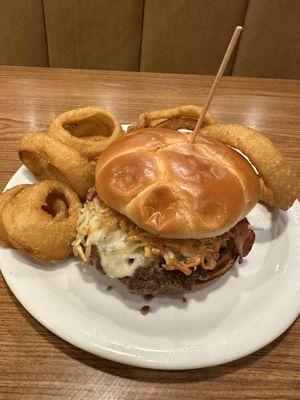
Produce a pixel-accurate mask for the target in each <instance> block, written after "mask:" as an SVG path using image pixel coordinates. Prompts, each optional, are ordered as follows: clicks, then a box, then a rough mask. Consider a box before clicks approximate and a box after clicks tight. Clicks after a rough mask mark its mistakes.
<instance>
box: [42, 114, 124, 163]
mask: <svg viewBox="0 0 300 400" xmlns="http://www.w3.org/2000/svg"><path fill="white" fill-rule="evenodd" d="M48 134H49V135H50V136H51V137H53V138H55V139H57V140H60V141H62V142H63V143H65V144H66V145H68V146H70V147H72V148H73V149H75V150H77V151H78V152H79V153H80V154H83V155H84V156H85V157H87V158H88V159H89V160H93V159H96V158H97V157H99V155H100V154H101V152H102V151H103V150H104V149H105V148H106V147H107V146H108V145H109V144H110V143H112V142H113V141H114V140H115V139H117V138H118V137H119V136H121V135H122V127H121V125H120V123H119V122H118V121H117V119H116V118H115V116H114V115H113V114H111V113H109V112H108V111H105V110H103V109H102V108H97V107H83V108H78V109H75V110H71V111H68V112H65V113H63V114H61V115H59V116H58V117H56V118H55V119H54V120H53V121H52V123H51V124H50V126H49V130H48Z"/></svg>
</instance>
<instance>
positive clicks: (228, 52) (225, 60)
mask: <svg viewBox="0 0 300 400" xmlns="http://www.w3.org/2000/svg"><path fill="white" fill-rule="evenodd" d="M242 29H243V27H242V26H237V27H236V28H235V31H234V33H233V35H232V38H231V40H230V43H229V45H228V47H227V50H226V53H225V55H224V57H223V60H222V62H221V65H220V68H219V71H218V73H217V75H216V77H215V79H214V82H213V84H212V87H211V89H210V92H209V95H208V97H207V99H206V102H205V105H204V107H203V110H202V112H201V114H200V115H199V119H198V121H197V124H196V126H195V129H194V132H193V135H192V139H191V143H195V140H196V136H197V134H198V132H199V129H200V127H201V125H202V122H203V121H204V118H205V114H206V112H207V109H208V107H209V105H210V102H211V100H212V97H213V95H214V93H215V91H216V87H217V84H218V82H219V80H220V79H221V78H222V75H223V73H224V70H225V68H226V65H227V63H228V61H229V58H230V56H231V53H232V51H233V49H234V47H235V45H236V42H237V40H238V38H239V36H240V33H241V31H242Z"/></svg>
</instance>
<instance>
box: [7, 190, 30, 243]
mask: <svg viewBox="0 0 300 400" xmlns="http://www.w3.org/2000/svg"><path fill="white" fill-rule="evenodd" d="M26 186H28V185H18V186H14V187H13V188H11V189H8V190H6V191H5V192H3V193H1V194H0V244H1V246H5V247H12V244H11V243H10V242H9V240H8V237H7V234H6V231H5V229H4V226H3V222H2V212H3V210H4V208H5V206H6V204H8V203H9V202H10V201H11V199H12V198H13V197H14V196H15V195H16V194H18V193H19V192H21V191H22V190H23V189H24V188H25V187H26Z"/></svg>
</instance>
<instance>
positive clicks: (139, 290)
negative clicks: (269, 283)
mask: <svg viewBox="0 0 300 400" xmlns="http://www.w3.org/2000/svg"><path fill="white" fill-rule="evenodd" d="M232 233H233V235H232V238H231V239H230V240H229V241H228V242H227V246H226V247H222V248H221V250H220V256H219V260H218V262H217V266H216V268H214V269H213V270H207V269H204V268H202V267H200V266H199V267H198V268H196V270H195V271H193V272H192V273H191V275H189V276H187V275H185V274H184V273H183V272H181V271H178V270H173V271H170V270H166V269H165V268H164V267H163V266H162V263H160V262H158V261H154V262H153V263H152V264H151V265H149V266H148V267H139V268H137V269H136V270H135V272H134V274H133V275H132V276H130V277H125V278H120V281H121V282H122V283H123V284H124V285H126V287H127V289H128V291H129V292H130V293H134V294H140V295H152V296H153V295H156V294H158V293H179V292H188V291H191V290H193V289H194V288H196V287H197V286H198V285H199V284H200V285H201V284H204V283H206V282H209V281H212V280H213V279H216V278H218V277H219V276H221V275H223V274H224V273H225V272H227V271H228V270H229V269H230V268H231V267H232V266H233V264H234V263H235V261H236V260H237V258H238V257H240V262H242V257H245V256H246V255H247V254H248V253H249V251H250V250H251V248H252V246H253V243H254V239H255V234H254V232H253V231H252V229H250V228H249V223H248V221H247V219H246V218H244V219H243V220H242V221H240V222H239V223H238V224H237V225H236V226H235V227H234V228H233V229H232ZM89 262H90V264H91V265H93V266H94V267H95V268H96V269H97V270H98V271H99V272H101V273H102V274H104V271H103V269H102V266H101V257H100V254H99V252H98V249H97V246H92V249H91V255H90V259H89Z"/></svg>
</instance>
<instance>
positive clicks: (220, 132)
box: [196, 124, 300, 210]
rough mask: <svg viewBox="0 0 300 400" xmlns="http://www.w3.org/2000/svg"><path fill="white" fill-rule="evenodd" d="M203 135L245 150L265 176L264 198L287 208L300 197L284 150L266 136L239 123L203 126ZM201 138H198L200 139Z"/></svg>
mask: <svg viewBox="0 0 300 400" xmlns="http://www.w3.org/2000/svg"><path fill="white" fill-rule="evenodd" d="M199 136H206V137H208V138H213V139H215V140H218V141H220V142H222V143H224V144H227V145H229V146H231V147H234V148H237V149H239V150H241V151H242V152H243V153H244V154H245V155H246V156H247V157H248V158H249V160H250V162H251V163H252V164H253V165H254V167H255V168H256V169H257V171H258V173H259V175H260V178H261V181H260V183H261V197H260V201H261V202H263V203H265V204H266V205H268V206H270V207H272V208H280V209H282V210H287V209H288V208H289V207H291V205H292V204H293V203H294V201H295V200H296V199H297V198H299V196H300V181H299V179H298V177H297V175H296V174H295V172H294V171H293V169H292V168H291V167H290V165H289V164H288V163H287V161H286V160H285V158H284V157H283V155H282V154H281V153H280V151H279V150H278V149H277V148H276V147H275V146H274V144H273V143H272V142H271V141H270V140H269V139H268V138H267V137H265V136H264V135H262V134H261V133H259V132H257V131H255V130H254V129H250V128H247V127H245V126H243V125H237V124H228V125H225V124H214V125H211V126H207V127H205V128H202V129H201V130H200V131H199ZM196 141H197V139H196Z"/></svg>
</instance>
